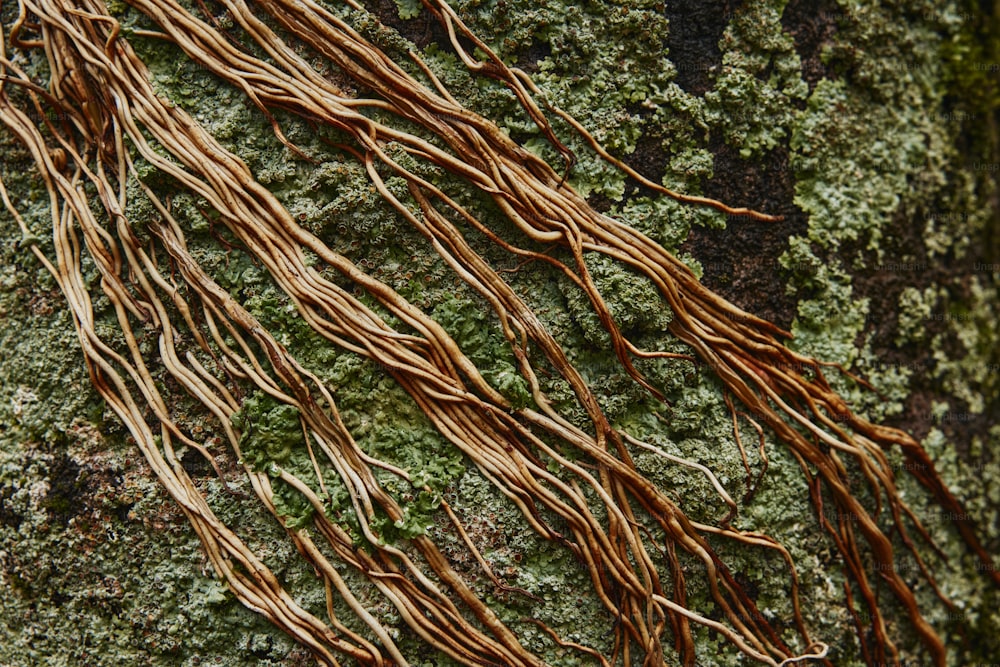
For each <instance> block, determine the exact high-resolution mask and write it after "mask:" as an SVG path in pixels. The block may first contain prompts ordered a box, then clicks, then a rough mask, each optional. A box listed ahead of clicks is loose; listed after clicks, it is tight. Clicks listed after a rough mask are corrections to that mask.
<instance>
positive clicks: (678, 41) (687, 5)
mask: <svg viewBox="0 0 1000 667" xmlns="http://www.w3.org/2000/svg"><path fill="white" fill-rule="evenodd" d="M742 4H743V3H742V2H741V1H739V0H725V1H724V2H700V1H699V0H682V1H680V2H667V3H666V6H665V9H664V15H665V16H666V17H667V20H668V21H670V31H669V34H668V36H667V49H668V50H669V54H668V57H669V58H670V61H671V62H672V63H673V64H674V67H676V68H677V78H676V82H677V85H678V86H680V87H681V88H682V89H683V90H685V91H687V92H689V93H691V94H693V95H699V96H700V95H704V94H705V92H707V91H708V90H710V89H711V88H712V85H713V83H714V82H713V79H714V77H713V76H712V73H713V72H714V71H716V70H717V69H718V68H719V66H720V65H721V64H722V51H721V50H720V49H719V40H720V39H722V33H723V32H724V31H725V29H726V26H727V25H729V21H730V19H731V18H732V16H733V12H735V11H736V10H737V9H738V8H739V7H740V5H742Z"/></svg>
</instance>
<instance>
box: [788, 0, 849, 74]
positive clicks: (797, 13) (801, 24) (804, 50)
mask: <svg viewBox="0 0 1000 667" xmlns="http://www.w3.org/2000/svg"><path fill="white" fill-rule="evenodd" d="M843 11H844V10H842V9H841V8H840V7H839V6H838V5H837V3H836V2H835V1H834V0H818V1H816V0H792V1H791V2H789V3H788V6H787V7H785V12H784V14H782V16H781V25H782V27H783V28H784V29H785V31H786V32H787V33H788V34H790V35H791V36H792V38H793V39H794V40H795V51H796V52H797V53H798V54H799V58H800V59H801V60H802V78H803V80H805V82H806V83H808V84H809V91H810V92H812V90H813V89H814V88H815V87H816V84H817V83H819V82H820V80H821V79H828V78H832V77H831V72H830V70H829V68H828V67H827V66H826V64H825V63H824V62H823V60H822V54H823V47H824V46H826V45H827V44H831V43H832V41H833V38H834V35H835V34H836V33H837V21H838V16H839V15H840V13H841V12H843Z"/></svg>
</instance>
